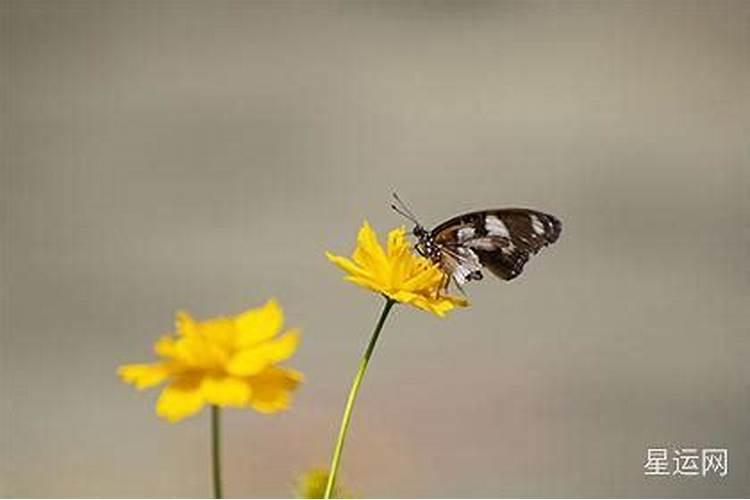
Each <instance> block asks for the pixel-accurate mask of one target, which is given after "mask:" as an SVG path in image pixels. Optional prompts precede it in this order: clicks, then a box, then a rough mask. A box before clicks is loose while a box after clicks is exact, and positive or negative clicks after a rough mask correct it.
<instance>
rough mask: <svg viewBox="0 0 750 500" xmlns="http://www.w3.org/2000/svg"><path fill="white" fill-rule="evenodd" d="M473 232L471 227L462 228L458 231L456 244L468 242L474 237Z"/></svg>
mask: <svg viewBox="0 0 750 500" xmlns="http://www.w3.org/2000/svg"><path fill="white" fill-rule="evenodd" d="M474 234H475V231H474V228H473V227H462V228H461V229H459V230H458V235H457V236H458V242H459V243H463V242H465V241H466V240H470V239H471V238H473V237H474Z"/></svg>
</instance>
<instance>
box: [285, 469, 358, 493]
mask: <svg viewBox="0 0 750 500" xmlns="http://www.w3.org/2000/svg"><path fill="white" fill-rule="evenodd" d="M326 484H328V469H311V470H309V471H307V472H305V473H304V474H303V475H302V476H301V477H300V478H299V479H298V481H297V485H296V491H295V493H296V495H297V498H325V491H326ZM357 497H358V495H354V494H353V493H352V492H350V491H347V490H346V489H342V488H339V487H338V486H337V487H336V488H335V490H334V493H333V495H332V496H331V498H357Z"/></svg>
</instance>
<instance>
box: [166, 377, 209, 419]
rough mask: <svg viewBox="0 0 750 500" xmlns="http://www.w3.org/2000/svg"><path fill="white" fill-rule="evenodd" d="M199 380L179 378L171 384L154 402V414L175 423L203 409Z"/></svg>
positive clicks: (196, 378) (195, 378)
mask: <svg viewBox="0 0 750 500" xmlns="http://www.w3.org/2000/svg"><path fill="white" fill-rule="evenodd" d="M203 404H204V399H203V395H202V394H201V383H200V378H198V377H196V376H194V375H187V376H182V377H179V378H178V379H176V380H174V381H173V382H171V383H170V384H169V385H167V387H165V388H164V390H163V391H162V392H161V395H160V396H159V400H158V401H157V402H156V414H157V415H159V416H160V417H162V418H165V419H167V420H168V421H170V422H177V421H179V420H182V419H183V418H185V417H189V416H190V415H193V414H194V413H197V412H198V411H199V410H200V409H201V408H203Z"/></svg>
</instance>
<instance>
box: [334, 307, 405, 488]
mask: <svg viewBox="0 0 750 500" xmlns="http://www.w3.org/2000/svg"><path fill="white" fill-rule="evenodd" d="M395 303H396V302H395V301H394V300H391V299H389V298H386V299H385V305H384V306H383V312H381V313H380V319H378V324H377V325H375V330H374V331H373V332H372V337H371V338H370V343H369V344H368V345H367V349H366V350H365V353H364V354H363V355H362V359H361V360H360V362H359V369H358V370H357V375H355V376H354V382H352V388H351V390H350V391H349V398H348V399H347V400H346V407H345V408H344V416H343V418H342V419H341V428H340V429H339V437H338V439H337V440H336V448H335V449H334V451H333V460H332V461H331V472H330V475H329V476H328V484H327V485H326V491H325V497H324V498H331V496H332V495H333V490H334V488H335V487H336V475H337V474H338V471H339V465H341V452H342V450H343V449H344V441H345V440H346V433H347V430H348V429H349V421H350V420H351V418H352V409H353V408H354V401H355V400H356V399H357V393H358V392H359V386H360V385H361V384H362V379H363V378H364V376H365V371H367V364H368V363H369V362H370V357H371V356H372V351H373V350H375V343H376V342H377V341H378V337H379V336H380V330H382V329H383V324H385V318H387V317H388V313H389V312H390V310H391V307H393V304H395Z"/></svg>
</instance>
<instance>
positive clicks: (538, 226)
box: [531, 214, 544, 236]
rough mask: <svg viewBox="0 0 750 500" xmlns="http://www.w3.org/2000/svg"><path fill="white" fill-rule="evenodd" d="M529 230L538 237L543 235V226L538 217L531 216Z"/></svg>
mask: <svg viewBox="0 0 750 500" xmlns="http://www.w3.org/2000/svg"><path fill="white" fill-rule="evenodd" d="M531 228H532V229H533V230H534V232H535V233H536V234H538V235H539V236H541V235H543V234H544V224H543V223H542V221H541V220H539V217H537V216H536V215H534V214H531Z"/></svg>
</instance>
